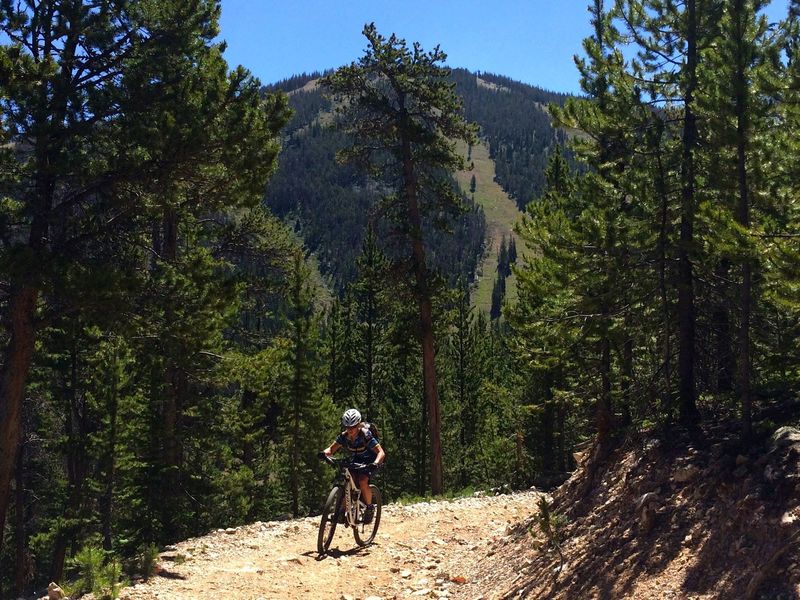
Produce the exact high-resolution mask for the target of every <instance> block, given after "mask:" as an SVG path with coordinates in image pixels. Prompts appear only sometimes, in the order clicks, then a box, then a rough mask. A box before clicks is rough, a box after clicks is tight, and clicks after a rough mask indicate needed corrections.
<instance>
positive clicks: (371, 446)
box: [336, 427, 380, 464]
mask: <svg viewBox="0 0 800 600" xmlns="http://www.w3.org/2000/svg"><path fill="white" fill-rule="evenodd" d="M336 443H337V444H339V445H340V446H342V447H343V448H345V449H346V450H347V451H348V452H349V453H350V457H351V458H352V459H353V461H354V462H360V463H366V464H370V463H373V462H375V459H376V458H377V457H378V451H377V450H375V446H378V445H380V441H379V440H378V438H376V437H375V436H374V435H372V432H371V431H370V430H369V429H368V428H366V427H362V428H361V429H359V431H358V435H357V436H356V437H355V439H353V440H351V439H350V438H348V437H347V433H346V432H344V431H343V432H342V433H340V434H339V435H337V436H336Z"/></svg>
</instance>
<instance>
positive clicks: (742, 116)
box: [734, 0, 753, 439]
mask: <svg viewBox="0 0 800 600" xmlns="http://www.w3.org/2000/svg"><path fill="white" fill-rule="evenodd" d="M734 13H735V14H734V18H735V19H736V20H737V21H736V22H737V28H738V29H739V32H738V36H737V38H736V39H737V43H738V44H739V47H738V48H737V64H736V81H735V88H736V172H737V176H738V177H737V179H738V185H739V206H738V207H737V208H738V210H737V219H738V221H739V225H741V226H742V227H743V228H744V229H748V228H749V227H750V202H749V200H750V199H749V193H748V192H749V190H748V182H747V146H748V137H749V129H750V123H749V119H748V110H749V106H748V104H749V103H748V88H747V73H746V56H745V52H744V49H743V48H742V45H743V43H744V34H745V31H744V30H745V27H744V0H735V1H734ZM741 269H742V284H741V289H740V290H739V302H740V306H739V310H740V313H741V323H740V325H739V340H738V346H739V364H738V368H737V371H736V383H737V387H738V388H739V390H738V391H739V401H740V404H741V410H742V437H743V438H745V439H747V438H749V437H750V435H751V428H752V415H751V412H752V409H751V404H752V399H751V391H750V378H751V374H750V319H751V314H750V313H751V303H752V276H753V266H752V263H751V261H750V259H749V258H747V257H745V259H744V260H743V261H742V265H741Z"/></svg>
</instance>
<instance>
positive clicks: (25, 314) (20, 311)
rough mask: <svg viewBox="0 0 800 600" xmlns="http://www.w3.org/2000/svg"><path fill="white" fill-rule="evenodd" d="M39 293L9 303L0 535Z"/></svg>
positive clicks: (17, 294)
mask: <svg viewBox="0 0 800 600" xmlns="http://www.w3.org/2000/svg"><path fill="white" fill-rule="evenodd" d="M38 297H39V292H38V290H36V289H35V288H33V287H31V286H27V285H22V286H20V288H18V289H16V290H14V291H12V293H11V298H10V300H9V316H10V328H9V331H8V334H9V336H10V337H9V341H8V345H7V346H6V348H5V351H4V352H3V366H2V370H0V533H2V532H3V531H4V530H5V522H6V513H7V512H8V505H9V502H10V500H11V479H12V478H13V476H14V468H15V466H16V458H17V452H18V451H19V444H20V440H21V439H22V401H23V397H24V395H25V381H26V379H27V377H28V371H29V370H30V366H31V361H32V360H33V348H34V341H35V328H34V315H35V312H36V302H37V300H38ZM2 544H3V536H2V535H0V550H2Z"/></svg>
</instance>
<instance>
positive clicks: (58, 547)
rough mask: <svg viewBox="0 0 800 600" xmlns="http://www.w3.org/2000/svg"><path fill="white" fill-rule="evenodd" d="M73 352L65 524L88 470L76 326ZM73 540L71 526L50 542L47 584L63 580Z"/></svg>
mask: <svg viewBox="0 0 800 600" xmlns="http://www.w3.org/2000/svg"><path fill="white" fill-rule="evenodd" d="M72 327H73V332H72V348H71V350H70V363H71V367H70V381H69V386H68V387H66V388H65V390H64V393H65V396H66V397H67V398H68V400H69V406H68V407H67V410H66V416H65V428H66V430H67V436H68V437H67V449H66V452H67V457H66V459H67V460H66V467H67V484H68V486H69V498H68V500H67V506H66V507H65V510H64V514H65V515H66V517H67V520H74V519H76V518H77V517H78V515H80V513H81V503H82V495H83V484H84V481H85V480H86V476H87V472H88V466H87V459H86V438H87V436H88V428H87V424H86V417H87V415H86V407H85V406H81V405H80V403H79V400H78V398H79V394H78V329H79V325H78V323H77V322H75V321H73V323H72ZM73 539H74V525H69V526H67V527H62V528H61V529H59V531H58V534H57V535H56V538H55V541H54V542H53V560H52V562H51V565H50V580H51V581H61V580H62V579H63V576H64V563H65V561H66V557H67V548H68V547H69V544H70V542H71V541H72V540H73Z"/></svg>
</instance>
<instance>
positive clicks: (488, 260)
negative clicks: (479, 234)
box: [456, 142, 523, 313]
mask: <svg viewBox="0 0 800 600" xmlns="http://www.w3.org/2000/svg"><path fill="white" fill-rule="evenodd" d="M457 149H458V151H459V152H460V153H462V155H463V156H464V157H465V158H466V156H467V147H466V144H464V143H463V142H459V143H458V145H457ZM471 162H472V164H473V165H474V167H473V169H472V170H471V171H460V172H458V173H456V180H457V181H458V183H459V185H460V186H461V189H462V190H463V191H464V193H466V194H469V193H470V192H469V184H470V180H471V179H472V176H473V175H475V202H477V203H478V204H479V205H480V206H481V207H483V211H484V213H485V215H486V234H487V238H488V239H487V244H486V246H487V251H486V253H485V254H484V257H483V260H482V261H481V263H480V265H479V266H478V282H477V285H476V286H475V287H474V288H473V292H472V304H473V306H476V307H477V308H478V309H479V310H483V311H485V312H487V313H488V312H489V310H490V308H491V306H492V287H493V286H494V282H495V278H496V273H497V256H498V254H499V251H500V242H501V240H502V239H503V236H505V238H506V240H509V239H511V238H512V237H513V238H514V240H515V243H516V245H517V253H518V254H520V253H521V251H522V248H523V245H522V243H521V241H520V239H519V237H518V236H517V234H516V233H515V232H514V224H515V223H516V222H517V221H518V220H519V219H520V218H521V216H522V213H521V212H520V211H519V209H518V208H517V205H516V203H515V202H514V201H513V200H511V198H509V197H508V194H506V193H505V192H504V191H503V188H501V187H500V185H499V184H498V183H497V182H496V181H495V179H494V177H495V170H494V161H493V160H492V159H491V158H489V150H488V148H487V147H486V146H485V145H484V144H483V143H479V144H478V145H477V146H473V148H472V160H471ZM467 164H469V162H468V163H467ZM516 298H517V287H516V281H515V279H514V276H513V275H512V276H511V277H509V278H508V280H506V300H507V301H508V302H512V303H513V302H515V301H516Z"/></svg>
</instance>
